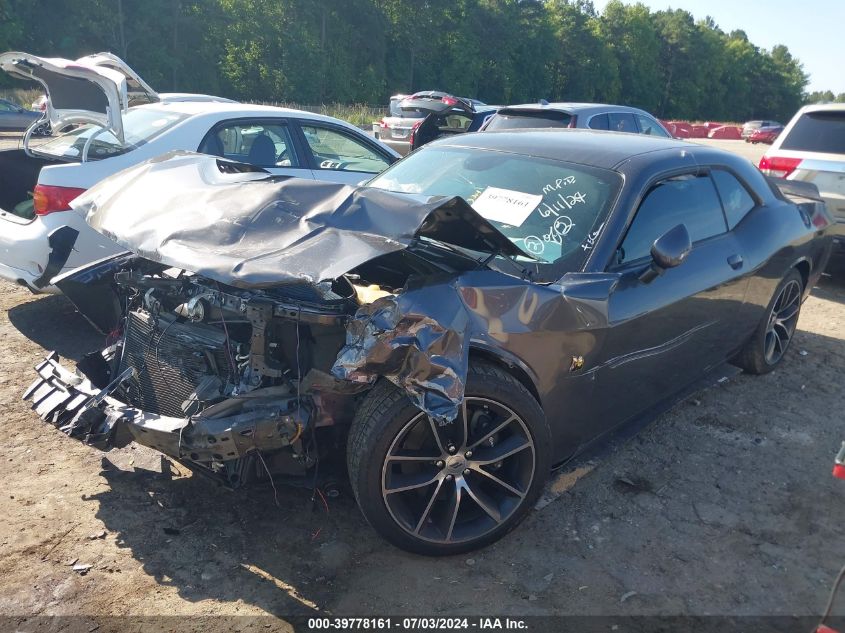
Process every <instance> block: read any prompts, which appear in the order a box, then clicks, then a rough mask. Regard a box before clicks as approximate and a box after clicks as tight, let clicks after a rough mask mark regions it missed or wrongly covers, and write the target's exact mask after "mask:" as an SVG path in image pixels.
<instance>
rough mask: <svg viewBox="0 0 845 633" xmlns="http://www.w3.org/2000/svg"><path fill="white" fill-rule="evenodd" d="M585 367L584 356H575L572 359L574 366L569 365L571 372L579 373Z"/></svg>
mask: <svg viewBox="0 0 845 633" xmlns="http://www.w3.org/2000/svg"><path fill="white" fill-rule="evenodd" d="M583 366H584V357H583V356H573V357H572V364H571V365H569V371H577V370H579V369H581V368H582V367H583Z"/></svg>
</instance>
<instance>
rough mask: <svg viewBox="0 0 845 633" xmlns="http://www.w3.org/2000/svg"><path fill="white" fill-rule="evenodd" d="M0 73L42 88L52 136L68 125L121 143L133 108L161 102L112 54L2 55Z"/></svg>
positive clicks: (16, 53)
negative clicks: (90, 126)
mask: <svg viewBox="0 0 845 633" xmlns="http://www.w3.org/2000/svg"><path fill="white" fill-rule="evenodd" d="M0 68H2V69H3V70H5V71H6V72H7V73H9V74H10V75H12V76H13V77H17V78H19V79H24V80H27V81H37V82H38V83H40V84H41V85H42V86H44V89H45V90H46V91H47V96H48V100H47V117H48V119H49V120H50V125H51V126H52V127H53V129H54V130H57V129H60V128H62V127H64V126H66V125H69V124H84V123H94V124H96V125H100V126H102V127H103V128H105V129H106V130H108V131H109V132H111V133H112V134H114V136H115V137H116V138H117V139H118V140H119V141H120V142H121V143H122V142H123V141H124V137H123V118H122V117H123V113H125V112H126V110H127V109H128V108H129V106H130V105H136V104H139V103H152V102H155V101H158V100H159V97H158V95H157V94H156V92H155V91H154V90H153V89H152V88H150V87H149V86H148V85H147V84H146V83H145V82H144V81H143V80H142V79H141V78H140V77H139V76H138V75H137V74H136V73H135V72H134V71H133V70H132V69H131V68H130V67H129V66H128V65H127V64H126V63H125V62H124V61H123V60H121V59H120V58H118V57H116V56H114V55H112V54H111V53H98V54H96V55H89V56H87V57H82V58H80V59H78V60H76V61H71V60H68V59H62V58H58V57H52V58H45V57H38V56H36V55H31V54H29V53H21V52H14V51H13V52H7V53H3V54H2V55H0Z"/></svg>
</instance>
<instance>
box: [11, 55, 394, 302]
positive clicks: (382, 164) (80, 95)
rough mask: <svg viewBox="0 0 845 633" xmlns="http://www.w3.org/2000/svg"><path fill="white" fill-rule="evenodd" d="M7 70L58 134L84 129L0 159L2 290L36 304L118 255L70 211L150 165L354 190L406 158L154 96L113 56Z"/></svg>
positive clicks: (334, 123) (265, 109) (215, 105)
mask: <svg viewBox="0 0 845 633" xmlns="http://www.w3.org/2000/svg"><path fill="white" fill-rule="evenodd" d="M0 68H2V69H3V70H5V71H6V72H8V73H9V74H11V75H13V76H16V77H19V78H24V79H27V80H29V81H33V80H34V81H38V82H39V83H41V84H42V85H43V86H44V88H45V90H46V91H47V93H48V95H49V100H48V105H47V115H48V118H49V120H50V123H51V125H52V127H53V129H54V130H61V129H63V128H66V127H67V126H68V125H71V124H72V125H75V126H76V127H75V128H74V129H72V130H71V131H69V132H67V133H65V134H61V135H60V136H56V137H54V138H52V139H50V140H49V141H47V142H46V143H43V144H40V145H37V146H35V145H30V144H29V136H30V135H29V134H27V135H26V136H25V138H24V148H23V149H18V150H8V151H3V152H0V278H3V279H7V280H10V281H13V282H16V283H19V284H21V285H24V286H26V287H28V288H29V289H31V290H32V291H34V292H55V291H56V290H55V288H54V287H53V286H51V284H50V280H51V279H52V278H53V277H55V276H56V275H58V274H60V273H62V272H65V271H68V270H71V269H73V268H76V267H78V266H81V265H83V264H87V263H90V262H92V261H95V260H97V259H100V258H102V257H106V256H108V255H112V254H114V253H117V252H119V251H120V249H119V247H118V246H117V245H116V244H114V243H113V242H111V241H110V240H109V239H107V238H106V237H104V236H102V235H100V234H99V233H97V232H96V231H94V230H93V229H92V228H91V227H89V226H88V225H87V224H86V223H85V219H84V218H83V217H82V216H81V215H79V214H78V213H77V212H75V211H72V210H70V202H71V201H72V200H73V199H74V198H76V197H77V196H78V195H79V194H80V193H82V192H83V191H85V190H86V189H88V188H89V187H91V186H93V185H94V184H96V183H97V182H99V181H100V180H102V179H104V178H106V177H107V176H110V175H112V174H115V173H117V172H119V171H121V170H123V169H126V168H127V167H130V166H132V165H135V164H137V163H140V162H142V161H145V160H148V159H150V158H153V157H156V156H160V155H162V154H165V153H167V152H170V151H174V150H189V151H198V152H202V153H205V154H213V155H217V156H221V157H224V158H228V159H233V160H237V161H241V162H245V163H251V164H253V165H256V166H259V167H262V168H264V169H265V170H267V171H269V172H270V173H272V174H276V175H287V176H297V177H300V178H306V179H314V180H327V181H333V182H339V183H348V184H356V183H359V182H361V181H363V180H367V179H369V178H370V177H371V176H372V175H373V174H376V173H378V172H380V171H382V170H383V169H384V168H386V167H387V166H388V165H390V164H391V163H393V162H394V161H396V160H397V159H398V158H399V155H398V154H397V153H396V152H394V151H393V150H392V149H390V148H389V147H387V146H385V145H383V144H382V143H380V142H378V141H376V140H374V139H373V138H371V137H369V136H368V135H367V134H365V133H364V132H362V131H361V130H359V129H358V128H356V127H355V126H352V125H350V124H348V123H345V122H343V121H340V120H338V119H334V118H331V117H326V116H321V115H319V114H312V113H310V112H302V111H299V110H291V109H286V108H275V107H270V106H258V105H246V104H241V103H235V102H224V101H209V100H208V99H209V98H208V97H206V98H202V99H201V100H200V97H199V96H198V98H197V100H193V99H191V97H190V96H187V97H186V96H185V95H179V96H177V97H175V98H173V99H170V98H167V97H166V96H164V95H158V94H157V93H156V92H155V91H153V90H152V89H151V88H150V87H149V86H148V85H147V84H146V83H144V82H143V80H141V79H140V77H138V76H137V75H136V74H135V73H134V72H133V71H132V69H130V68H129V67H128V66H126V64H125V63H123V62H122V61H121V60H120V59H118V58H116V57H114V56H113V55H110V54H108V53H100V54H98V55H92V56H89V57H86V58H82V59H79V60H76V61H70V60H65V59H45V58H39V57H36V56H34V55H29V54H26V53H4V54H2V55H0ZM186 99H189V100H186ZM136 104H139V105H136Z"/></svg>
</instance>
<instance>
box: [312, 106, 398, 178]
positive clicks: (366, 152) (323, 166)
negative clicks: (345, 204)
mask: <svg viewBox="0 0 845 633" xmlns="http://www.w3.org/2000/svg"><path fill="white" fill-rule="evenodd" d="M296 130H297V133H298V135H299V139H300V146H301V147H302V148H303V152H304V153H305V159H306V161H307V164H308V166H309V167H310V168H311V173H312V177H313V178H315V179H317V180H327V181H330V182H339V183H344V184H349V185H356V184H359V183H360V182H362V181H365V180H369V179H370V178H372V177H373V176H374V175H376V174H377V173H379V172H381V171H383V170H384V169H386V168H387V167H388V166H389V165H390V164H391V163H393V161H394V160H395V159H394V158H393V157H392V156H390V155H389V154H387V153H386V152H383V151H382V150H381V148H379V147H378V146H377V145H376V144H375V143H374V142H373V141H371V140H370V139H368V138H367V137H366V136H364V135H363V134H356V133H355V132H353V131H351V130H348V129H345V128H343V127H341V126H339V125H333V124H331V123H328V122H322V121H309V120H300V121H296Z"/></svg>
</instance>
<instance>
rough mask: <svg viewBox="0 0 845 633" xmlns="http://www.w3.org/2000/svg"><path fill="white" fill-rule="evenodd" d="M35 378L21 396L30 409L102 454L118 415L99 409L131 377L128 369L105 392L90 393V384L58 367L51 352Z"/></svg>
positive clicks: (91, 390)
mask: <svg viewBox="0 0 845 633" xmlns="http://www.w3.org/2000/svg"><path fill="white" fill-rule="evenodd" d="M35 371H36V372H37V373H38V378H37V379H36V380H35V382H33V383H32V384H31V385H30V386H29V388H28V389H27V390H26V391H25V392H24V395H23V399H24V400H32V408H33V409H34V410H35V412H36V413H37V414H38V415H39V416H40V417H41V418H42V419H43V420H45V421H47V422H49V423H50V424H52V425H53V426H55V427H56V428H57V429H59V430H60V431H62V432H63V433H66V434H67V435H69V436H70V437H73V438H76V439H80V440H82V441H84V442H85V443H86V444H90V445H92V446H94V447H96V448H99V449H101V450H106V448H108V447H110V446H111V445H112V442H111V441H110V440H111V439H112V436H113V434H114V432H115V430H116V427H117V423H118V422H119V421H120V418H121V415H120V414H119V413H118V412H114V411H109V412H107V411H106V410H104V408H101V405H102V404H103V402H104V400H105V398H106V396H108V395H109V394H110V393H111V392H112V391H114V390H115V389H117V388H118V387H119V386H120V385H121V383H123V382H124V381H126V380H128V379H129V378H131V377H132V376H133V375H134V371H135V370H134V369H133V368H131V367H129V368H127V369H126V370H125V371H123V372H122V373H121V374H120V375H119V376H118V377H117V378H115V379H114V380H112V381H111V382H110V383H109V384H108V385H107V386H106V387H105V388H104V389H100V390H95V389H91V387H92V385H91V383H90V382H89V381H87V380H85V379H83V378H82V377H81V376H78V375H76V374H74V373H72V372H70V371H68V370H67V369H65V368H64V367H62V366H61V365H60V364H59V355H58V354H57V353H56V352H51V353H50V354H49V355H48V356H47V358H46V359H45V360H43V361H42V362H40V363H39V364H38V365H36V367H35Z"/></svg>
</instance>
